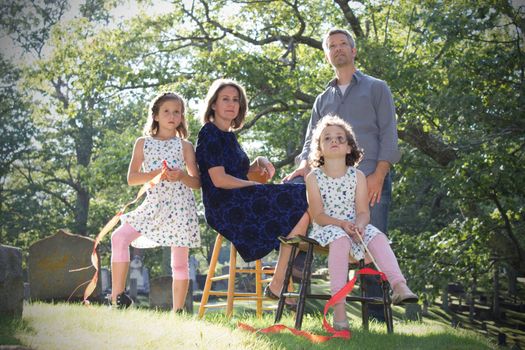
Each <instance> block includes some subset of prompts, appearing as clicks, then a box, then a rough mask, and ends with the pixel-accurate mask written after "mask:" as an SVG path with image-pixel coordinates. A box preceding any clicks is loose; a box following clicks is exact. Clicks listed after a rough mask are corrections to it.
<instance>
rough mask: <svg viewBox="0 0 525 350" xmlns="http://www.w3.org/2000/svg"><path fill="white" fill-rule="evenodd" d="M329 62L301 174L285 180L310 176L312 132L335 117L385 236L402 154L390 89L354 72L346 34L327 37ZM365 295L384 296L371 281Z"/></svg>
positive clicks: (377, 312) (376, 312) (376, 308)
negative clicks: (346, 126)
mask: <svg viewBox="0 0 525 350" xmlns="http://www.w3.org/2000/svg"><path fill="white" fill-rule="evenodd" d="M323 49H324V52H325V57H326V59H327V60H328V62H329V63H330V64H331V65H332V67H333V68H334V71H335V75H336V77H335V79H333V80H332V81H331V82H330V83H329V84H328V87H327V88H326V90H325V91H324V92H323V93H321V94H320V95H319V96H317V98H316V100H315V102H314V107H313V110H312V116H311V118H310V123H309V125H308V130H307V132H306V138H305V142H304V146H303V150H302V152H301V154H300V155H299V156H298V158H299V159H300V164H299V166H298V168H297V169H296V170H295V171H294V172H292V173H291V174H289V175H288V176H287V177H285V178H284V181H291V180H292V179H294V178H296V177H299V176H302V177H304V176H306V174H308V172H309V171H310V169H309V167H308V162H307V160H308V154H309V153H310V142H311V139H312V131H313V129H314V128H315V126H316V124H317V122H318V121H319V119H321V118H322V117H323V116H325V115H328V114H332V115H337V116H339V117H341V118H343V119H344V120H345V121H347V122H348V123H350V125H351V126H352V128H353V130H354V133H355V135H356V138H357V142H358V144H359V147H361V148H362V149H363V150H364V158H363V160H362V161H361V162H360V164H359V167H358V168H359V169H360V170H361V171H363V172H364V174H365V175H366V178H367V185H368V201H369V203H370V223H371V224H372V225H374V226H376V227H377V228H378V229H379V230H381V231H382V232H384V233H385V234H386V233H387V222H388V207H389V204H390V199H391V192H392V182H391V181H392V180H391V177H390V166H391V164H394V163H397V162H398V161H399V159H400V153H399V149H398V145H397V141H398V139H397V125H396V117H395V108H394V101H393V99H392V94H391V92H390V89H389V87H388V85H387V84H386V83H385V82H384V81H382V80H379V79H376V78H374V77H371V76H369V75H366V74H363V73H362V72H360V71H359V70H357V69H356V68H355V56H356V53H357V49H356V47H355V42H354V39H353V38H352V35H351V34H350V33H349V32H348V31H347V30H344V29H331V30H330V31H329V32H328V33H327V34H326V35H325V37H324V40H323ZM367 290H368V292H367V295H368V296H381V295H382V292H381V288H380V287H379V284H378V283H377V282H376V281H374V280H372V279H371V278H368V280H367ZM370 315H371V316H372V317H374V318H376V319H377V320H380V321H381V320H382V321H384V315H383V312H382V307H381V305H370Z"/></svg>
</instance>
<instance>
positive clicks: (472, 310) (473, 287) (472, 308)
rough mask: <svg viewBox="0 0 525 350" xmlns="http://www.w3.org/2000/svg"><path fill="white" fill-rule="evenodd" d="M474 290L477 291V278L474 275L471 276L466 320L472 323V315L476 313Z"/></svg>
mask: <svg viewBox="0 0 525 350" xmlns="http://www.w3.org/2000/svg"><path fill="white" fill-rule="evenodd" d="M476 289H477V277H476V274H473V277H472V285H471V286H470V298H469V301H468V304H469V308H468V318H469V320H470V321H471V322H472V321H474V313H475V312H476V308H475V306H476Z"/></svg>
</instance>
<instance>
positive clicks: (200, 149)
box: [196, 125, 225, 171]
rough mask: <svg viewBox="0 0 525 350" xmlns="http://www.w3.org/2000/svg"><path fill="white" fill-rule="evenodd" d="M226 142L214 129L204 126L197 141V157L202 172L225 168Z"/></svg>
mask: <svg viewBox="0 0 525 350" xmlns="http://www.w3.org/2000/svg"><path fill="white" fill-rule="evenodd" d="M224 150H225V145H224V140H223V138H222V137H221V135H219V134H218V133H216V132H214V130H213V129H212V128H209V127H206V125H205V126H203V127H202V129H201V131H200V132H199V137H198V140H197V149H196V156H197V162H198V164H199V168H200V169H201V171H203V170H208V169H210V168H213V167H216V166H224V165H225V162H224Z"/></svg>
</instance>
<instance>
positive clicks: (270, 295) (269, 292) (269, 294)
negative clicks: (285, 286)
mask: <svg viewBox="0 0 525 350" xmlns="http://www.w3.org/2000/svg"><path fill="white" fill-rule="evenodd" d="M264 296H265V297H267V298H270V299H273V300H279V296H278V295H276V294H274V293H273V292H272V290H271V289H270V286H269V285H268V286H266V287H265V288H264Z"/></svg>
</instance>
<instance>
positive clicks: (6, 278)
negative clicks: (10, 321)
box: [0, 244, 24, 317]
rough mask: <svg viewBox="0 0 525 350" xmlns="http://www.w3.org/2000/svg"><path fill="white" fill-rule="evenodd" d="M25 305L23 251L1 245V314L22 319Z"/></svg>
mask: <svg viewBox="0 0 525 350" xmlns="http://www.w3.org/2000/svg"><path fill="white" fill-rule="evenodd" d="M23 304H24V277H23V275H22V251H21V250H20V249H19V248H15V247H10V246H6V245H1V244H0V314H1V315H7V316H10V317H22V310H23Z"/></svg>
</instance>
